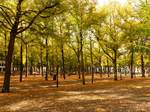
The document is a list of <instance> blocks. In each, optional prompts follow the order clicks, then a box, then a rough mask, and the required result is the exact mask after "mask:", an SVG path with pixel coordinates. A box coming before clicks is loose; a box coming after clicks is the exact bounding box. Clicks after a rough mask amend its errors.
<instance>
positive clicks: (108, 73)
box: [107, 58, 110, 77]
mask: <svg viewBox="0 0 150 112" xmlns="http://www.w3.org/2000/svg"><path fill="white" fill-rule="evenodd" d="M107 75H108V77H110V67H109V60H108V58H107Z"/></svg>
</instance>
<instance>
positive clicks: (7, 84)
mask: <svg viewBox="0 0 150 112" xmlns="http://www.w3.org/2000/svg"><path fill="white" fill-rule="evenodd" d="M15 37H16V33H14V32H13V31H11V32H10V40H9V45H8V52H7V55H6V59H5V62H6V63H5V76H4V83H3V87H2V92H3V93H7V92H9V89H10V77H11V62H12V55H13V50H14V43H15Z"/></svg>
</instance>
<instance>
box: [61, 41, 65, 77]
mask: <svg viewBox="0 0 150 112" xmlns="http://www.w3.org/2000/svg"><path fill="white" fill-rule="evenodd" d="M61 44H62V45H61V58H62V75H63V78H64V79H66V75H65V58H64V45H63V44H64V43H61Z"/></svg>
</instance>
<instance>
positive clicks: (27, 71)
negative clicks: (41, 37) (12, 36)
mask: <svg viewBox="0 0 150 112" xmlns="http://www.w3.org/2000/svg"><path fill="white" fill-rule="evenodd" d="M27 76H28V44H26V77H27Z"/></svg>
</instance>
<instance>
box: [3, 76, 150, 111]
mask: <svg viewBox="0 0 150 112" xmlns="http://www.w3.org/2000/svg"><path fill="white" fill-rule="evenodd" d="M86 78H87V79H86V80H87V81H86V85H82V82H81V80H78V79H77V77H75V76H69V77H67V79H66V80H65V81H64V80H63V79H61V80H60V82H59V88H56V82H55V81H52V80H49V81H44V80H43V79H44V78H42V77H40V76H35V77H34V76H29V77H28V78H24V80H23V82H22V83H19V81H18V79H19V78H18V77H17V76H13V77H12V79H13V80H12V82H11V92H10V93H8V94H6V93H5V94H3V93H0V112H150V78H136V79H132V80H131V79H124V80H120V81H113V79H112V78H100V77H99V76H97V77H96V79H95V83H94V84H91V81H90V78H91V77H90V76H88V77H86ZM2 79H3V77H0V88H1V87H2Z"/></svg>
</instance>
